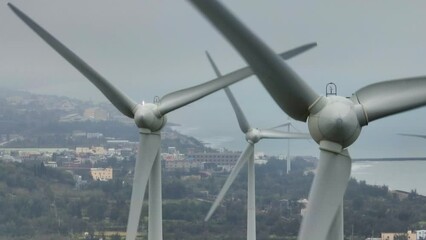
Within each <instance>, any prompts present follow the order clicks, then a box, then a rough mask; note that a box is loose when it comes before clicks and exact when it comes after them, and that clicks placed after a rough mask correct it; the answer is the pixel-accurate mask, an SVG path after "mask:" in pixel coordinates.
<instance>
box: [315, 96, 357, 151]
mask: <svg viewBox="0 0 426 240" xmlns="http://www.w3.org/2000/svg"><path fill="white" fill-rule="evenodd" d="M354 106H355V105H354V104H353V102H352V101H350V100H348V99H346V98H344V97H340V96H332V97H327V102H326V104H325V106H324V107H323V108H322V109H321V110H320V111H319V112H317V113H315V114H312V116H310V117H309V120H308V126H309V132H310V133H311V135H312V137H313V138H314V140H315V141H316V142H318V143H319V142H320V141H322V140H328V141H332V142H335V143H338V144H340V145H342V147H348V146H349V145H351V144H352V143H353V142H354V141H355V140H356V139H357V138H358V136H359V134H360V132H361V126H360V124H359V122H358V118H357V115H356V112H355V109H354Z"/></svg>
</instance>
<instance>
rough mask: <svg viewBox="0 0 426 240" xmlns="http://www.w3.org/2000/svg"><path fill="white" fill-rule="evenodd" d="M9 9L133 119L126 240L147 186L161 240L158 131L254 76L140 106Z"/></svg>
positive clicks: (246, 71) (153, 228)
mask: <svg viewBox="0 0 426 240" xmlns="http://www.w3.org/2000/svg"><path fill="white" fill-rule="evenodd" d="M8 6H9V7H10V8H11V9H12V11H13V12H14V13H15V14H16V15H17V16H18V17H19V18H20V19H21V20H22V21H23V22H24V23H25V24H26V25H28V27H30V28H31V29H32V30H33V31H34V32H35V33H36V34H37V35H39V36H40V37H41V38H42V39H43V40H44V41H45V42H46V43H47V44H49V45H50V46H51V47H52V48H53V49H54V50H56V51H57V52H58V53H59V54H60V55H61V56H62V57H63V58H65V59H66V60H67V61H68V62H69V63H70V64H71V65H73V66H74V67H75V68H76V69H77V70H78V71H80V72H81V73H82V74H83V75H84V76H85V77H86V78H87V79H88V80H89V81H90V82H91V83H92V84H94V85H95V86H96V87H97V88H98V89H99V90H100V91H101V92H102V93H103V94H104V95H105V97H107V98H108V100H109V101H110V102H111V103H112V104H113V105H114V106H115V107H116V108H117V109H118V110H119V111H120V112H121V113H122V114H124V115H125V116H127V117H129V118H133V119H134V121H135V124H136V126H137V127H138V128H139V133H140V143H139V150H138V157H137V160H136V166H135V174H134V180H133V187H132V196H131V201H130V213H129V218H128V223H127V234H126V239H127V240H133V239H135V238H136V235H137V229H138V225H139V218H140V213H141V208H142V203H143V197H144V194H145V189H146V186H147V184H148V182H149V199H148V208H149V209H148V214H149V218H148V239H150V240H160V239H162V238H163V236H162V206H161V205H162V201H161V200H162V196H161V162H160V153H159V151H160V141H161V139H160V136H161V135H160V131H161V129H162V128H163V127H164V125H165V124H166V116H165V115H166V114H167V113H169V112H171V111H173V110H176V109H178V108H180V107H182V106H185V105H187V104H189V103H191V102H194V101H196V100H198V99H200V98H202V97H205V96H207V95H209V94H211V93H213V92H215V91H217V90H219V89H222V88H224V87H226V86H228V85H230V84H232V83H235V82H237V81H239V80H242V79H244V78H246V77H249V76H251V75H252V74H253V72H252V70H251V69H250V68H249V67H245V68H242V69H239V70H237V71H234V72H232V73H229V74H227V75H225V76H223V77H221V78H217V79H214V80H211V81H209V82H206V83H203V84H200V85H197V86H194V87H190V88H187V89H182V90H179V91H175V92H172V93H169V94H167V95H165V96H163V97H162V98H161V100H160V101H159V102H158V103H156V104H153V103H142V104H139V103H136V102H134V101H133V100H132V99H130V98H129V97H127V96H126V95H125V94H123V93H122V92H121V91H120V90H118V89H117V88H115V87H114V86H113V85H112V84H111V83H110V82H109V81H107V80H106V79H105V78H103V77H102V76H101V75H100V74H99V73H97V72H96V71H95V70H94V69H93V68H91V67H90V66H89V65H88V64H87V63H85V62H84V61H83V60H82V59H80V58H79V57H78V56H77V55H76V54H75V53H73V52H72V51H71V50H69V49H68V48H67V47H66V46H64V45H63V44H62V43H61V42H59V41H58V40H57V39H56V38H54V37H53V36H52V35H51V34H50V33H48V32H47V31H46V30H44V29H43V28H42V27H41V26H39V25H38V24H37V23H35V22H34V21H33V20H32V19H31V18H29V17H28V16H27V15H25V14H24V13H23V12H22V11H20V10H19V9H17V8H16V7H15V6H13V5H12V4H11V3H8ZM311 47H312V44H307V45H304V46H301V47H298V48H295V49H293V50H290V51H288V52H286V53H283V54H282V55H284V56H285V57H287V58H290V57H292V56H295V55H298V54H299V53H302V52H304V51H306V50H308V49H310V48H311Z"/></svg>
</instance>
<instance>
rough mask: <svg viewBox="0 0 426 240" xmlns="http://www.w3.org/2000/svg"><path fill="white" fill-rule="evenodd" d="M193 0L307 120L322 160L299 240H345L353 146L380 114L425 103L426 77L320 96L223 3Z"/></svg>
mask: <svg viewBox="0 0 426 240" xmlns="http://www.w3.org/2000/svg"><path fill="white" fill-rule="evenodd" d="M190 2H191V3H192V4H193V5H194V6H195V7H196V8H197V9H198V10H199V11H200V12H201V13H202V14H203V15H204V16H205V17H206V18H207V19H208V20H209V21H210V22H211V23H212V24H213V25H214V26H215V27H216V28H217V29H218V30H219V31H220V32H221V33H222V34H223V35H224V37H226V38H227V40H228V41H229V42H230V43H231V44H232V45H233V46H234V48H235V49H236V50H237V51H238V52H239V53H240V55H241V56H242V57H243V58H244V59H245V60H246V62H247V63H248V64H249V65H250V67H251V68H252V70H253V71H254V73H255V74H256V75H257V76H258V78H259V80H260V81H261V83H262V84H263V86H264V87H265V88H266V90H267V91H268V92H269V94H270V95H271V97H272V98H273V99H274V100H275V102H276V103H277V104H278V106H279V107H280V108H281V109H282V110H283V111H284V112H285V113H287V115H289V116H290V117H292V118H294V119H296V120H299V121H302V122H306V121H307V123H308V127H309V132H310V134H311V136H312V138H313V139H314V140H315V141H316V142H317V143H318V144H319V149H320V160H319V164H318V168H317V171H316V175H315V178H314V181H313V183H312V186H311V190H310V192H309V204H308V208H307V212H306V215H305V217H304V218H303V220H302V224H301V227H300V231H299V236H298V239H299V240H312V239H319V240H326V239H327V240H334V239H340V240H342V239H343V237H344V236H343V195H344V193H345V191H346V187H347V183H348V180H349V177H350V172H351V164H352V160H351V157H350V156H349V151H348V147H349V146H350V145H352V143H354V142H355V141H356V139H357V138H358V136H359V134H360V133H361V128H362V127H364V126H366V125H367V124H368V123H370V122H372V121H374V120H378V119H380V118H383V117H386V116H390V115H393V114H397V113H400V112H404V111H408V110H411V109H414V108H418V107H421V106H425V105H426V77H424V76H423V77H413V78H404V79H397V80H391V81H384V82H378V83H375V84H371V85H368V86H366V87H363V88H361V89H359V90H357V91H356V92H355V93H354V94H353V95H352V97H351V98H346V97H341V96H331V95H330V96H327V97H325V96H320V95H318V94H317V93H316V92H315V91H314V90H313V89H311V88H310V87H309V86H308V85H307V84H306V83H305V82H304V81H303V80H302V79H301V78H300V77H299V76H298V75H297V74H296V73H295V72H294V71H293V70H292V69H291V68H290V67H289V66H288V65H287V64H286V63H285V61H282V59H279V58H278V57H277V55H276V54H275V53H274V52H273V51H272V50H271V49H270V48H269V47H268V46H267V45H266V44H265V43H264V42H263V41H262V40H261V39H260V38H258V37H257V36H256V35H255V34H254V33H253V32H251V31H250V30H249V29H248V28H247V27H246V26H245V25H244V24H243V23H241V22H240V21H239V20H238V19H237V18H236V17H235V16H233V14H232V13H231V12H229V11H228V10H227V9H226V8H225V7H224V6H223V5H222V4H221V3H220V2H219V1H199V0H190Z"/></svg>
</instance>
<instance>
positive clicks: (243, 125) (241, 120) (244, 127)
mask: <svg viewBox="0 0 426 240" xmlns="http://www.w3.org/2000/svg"><path fill="white" fill-rule="evenodd" d="M206 55H207V58H208V59H209V62H210V64H211V65H212V67H213V70H214V71H215V73H216V76H217V77H221V76H222V74H221V73H220V71H219V68H218V67H217V66H216V64H215V62H214V61H213V59H212V57H211V56H210V54H209V53H208V52H206ZM223 90H225V93H226V96H227V97H228V99H229V101H230V102H231V105H232V108H233V109H234V112H235V115H236V116H237V120H238V125H239V126H240V129H241V131H243V133H246V132H247V131H248V130H249V129H250V124H249V123H248V121H247V118H246V116H245V115H244V113H243V110H242V109H241V107H240V105H238V102H237V100H236V99H235V97H234V94H232V92H231V90H230V89H229V88H228V87H226V88H224V89H223Z"/></svg>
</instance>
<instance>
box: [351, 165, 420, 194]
mask: <svg viewBox="0 0 426 240" xmlns="http://www.w3.org/2000/svg"><path fill="white" fill-rule="evenodd" d="M351 176H352V177H353V178H355V179H356V180H363V181H365V182H366V183H367V184H370V185H378V186H383V185H386V186H388V187H389V189H390V190H402V191H406V192H410V191H412V190H416V191H417V193H418V194H421V195H423V196H426V161H359V162H354V163H352V173H351Z"/></svg>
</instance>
